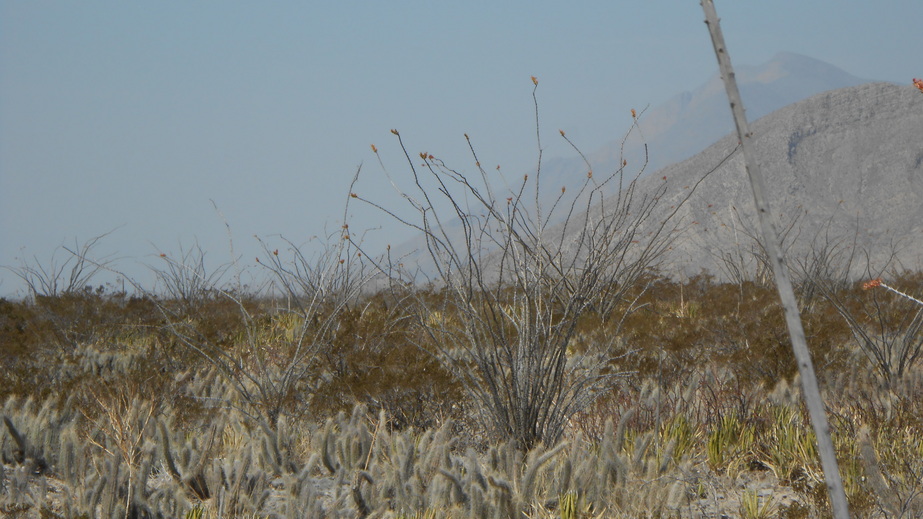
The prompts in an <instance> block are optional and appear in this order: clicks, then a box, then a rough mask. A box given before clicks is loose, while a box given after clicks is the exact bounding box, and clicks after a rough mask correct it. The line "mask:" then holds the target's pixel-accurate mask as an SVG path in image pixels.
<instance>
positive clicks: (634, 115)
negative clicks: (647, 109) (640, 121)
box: [631, 108, 638, 119]
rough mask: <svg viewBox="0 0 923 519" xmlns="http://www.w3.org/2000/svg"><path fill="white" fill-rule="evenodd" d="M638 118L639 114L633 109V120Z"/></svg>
mask: <svg viewBox="0 0 923 519" xmlns="http://www.w3.org/2000/svg"><path fill="white" fill-rule="evenodd" d="M636 117H638V112H635V109H634V108H632V109H631V118H632V119H634V118H636Z"/></svg>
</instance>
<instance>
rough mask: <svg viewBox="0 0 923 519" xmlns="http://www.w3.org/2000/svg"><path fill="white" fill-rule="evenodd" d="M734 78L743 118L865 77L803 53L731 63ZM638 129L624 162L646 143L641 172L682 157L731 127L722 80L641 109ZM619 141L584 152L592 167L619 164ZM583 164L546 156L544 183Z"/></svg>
mask: <svg viewBox="0 0 923 519" xmlns="http://www.w3.org/2000/svg"><path fill="white" fill-rule="evenodd" d="M737 80H738V83H739V86H740V90H741V95H742V96H743V100H744V105H745V106H746V107H747V118H748V119H749V120H750V121H755V120H756V119H759V118H760V117H763V116H765V115H768V114H770V113H772V112H774V111H775V110H778V109H780V108H782V107H784V106H787V105H790V104H792V103H795V102H798V101H801V100H803V99H807V98H808V97H811V96H812V95H815V94H819V93H821V92H825V91H828V90H834V89H838V88H844V87H850V86H856V85H861V84H863V83H868V82H870V81H869V80H865V79H861V78H858V77H856V76H853V75H850V74H848V73H846V72H844V71H843V70H840V69H839V68H837V67H834V66H833V65H830V64H828V63H824V62H823V61H819V60H816V59H813V58H809V57H807V56H802V55H799V54H793V53H788V52H783V53H779V54H777V55H776V56H774V57H773V58H772V59H771V60H770V61H769V62H767V63H764V64H763V65H760V66H741V67H738V68H737ZM639 127H640V129H641V133H640V134H636V135H634V136H633V138H632V139H630V140H629V141H628V142H627V146H626V151H625V158H626V159H627V160H628V162H629V164H639V163H641V161H643V159H644V155H643V146H642V144H644V143H646V144H647V147H648V152H649V153H648V164H647V171H648V172H654V171H657V170H659V169H661V168H663V167H665V166H668V165H670V164H673V163H675V162H679V161H681V160H684V159H687V158H689V157H691V156H693V155H695V154H696V153H698V152H700V151H702V150H703V149H705V148H706V147H707V146H709V145H711V144H713V143H715V142H716V141H718V139H720V138H722V137H724V136H725V135H727V134H729V133H731V132H732V131H734V123H733V120H732V119H731V111H730V108H729V107H728V103H727V100H726V98H725V93H724V84H723V83H722V81H721V77H720V76H719V75H718V74H717V73H716V74H715V75H713V76H712V78H711V79H710V80H709V81H708V82H706V83H705V84H703V85H701V86H699V87H698V88H695V89H694V90H692V91H687V92H682V93H680V94H677V95H676V96H674V97H673V98H672V99H670V100H669V101H667V102H666V103H664V104H661V105H658V106H655V107H653V108H651V109H649V110H647V111H646V112H645V113H644V114H643V116H642V117H641V119H640V122H639ZM620 147H621V141H614V142H612V143H610V144H609V145H607V146H605V147H604V148H603V149H600V150H597V151H596V152H594V153H592V154H590V155H589V157H588V158H589V160H590V163H591V164H592V165H593V169H594V170H596V171H599V172H606V171H612V170H614V169H615V168H616V167H617V164H618V163H619V152H620ZM585 169H586V166H585V165H584V164H583V161H582V160H580V159H559V160H554V161H549V163H548V165H547V166H546V167H545V168H544V172H543V175H545V179H546V181H547V182H546V185H548V186H549V189H550V186H555V188H556V189H560V186H562V185H566V186H567V187H568V188H571V187H572V186H573V183H574V180H573V179H580V178H582V176H581V175H580V174H581V173H585V171H584V170H585Z"/></svg>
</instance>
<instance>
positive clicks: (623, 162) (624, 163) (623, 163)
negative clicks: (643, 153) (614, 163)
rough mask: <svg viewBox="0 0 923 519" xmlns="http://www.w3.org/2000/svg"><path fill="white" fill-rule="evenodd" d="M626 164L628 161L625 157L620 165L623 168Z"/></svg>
mask: <svg viewBox="0 0 923 519" xmlns="http://www.w3.org/2000/svg"><path fill="white" fill-rule="evenodd" d="M627 165H628V161H627V160H625V159H622V167H623V168H624V167H625V166H627Z"/></svg>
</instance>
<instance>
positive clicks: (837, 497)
mask: <svg viewBox="0 0 923 519" xmlns="http://www.w3.org/2000/svg"><path fill="white" fill-rule="evenodd" d="M701 4H702V9H703V10H704V11H705V24H706V25H707V26H708V32H709V33H710V34H711V41H712V44H713V46H714V48H715V56H717V58H718V66H719V68H720V70H721V77H722V79H723V80H724V87H725V89H726V90H727V95H728V101H730V104H731V113H732V114H733V116H734V124H735V125H736V126H737V136H738V137H739V138H740V145H741V149H742V151H743V155H744V169H746V171H747V175H748V176H749V178H750V187H751V188H752V189H753V200H754V202H755V203H756V212H757V217H758V218H759V222H760V230H761V232H762V235H763V243H764V245H765V247H766V251H767V253H768V255H769V260H770V263H771V264H772V271H773V274H774V275H775V279H776V288H777V289H778V291H779V299H781V301H782V308H783V309H784V311H785V322H786V324H787V325H788V333H789V336H790V337H791V340H792V350H793V351H794V353H795V360H796V361H797V362H798V372H799V373H800V374H801V385H802V390H803V393H804V401H805V404H806V405H807V408H808V413H809V414H810V415H811V423H812V424H813V426H814V432H815V434H816V436H817V450H818V452H819V453H820V461H821V466H822V467H823V470H824V480H825V481H826V483H827V492H828V493H829V496H830V503H831V504H832V506H833V517H834V518H836V519H848V518H849V505H848V503H847V501H846V492H845V491H844V489H843V479H842V477H841V476H840V470H839V467H838V465H837V461H836V451H835V450H834V448H833V440H832V439H831V437H830V425H829V423H828V422H827V415H826V410H825V409H824V400H823V398H822V397H821V394H820V388H819V386H818V385H817V375H816V374H815V372H814V365H813V363H812V362H811V352H810V351H809V350H808V343H807V339H806V338H805V335H804V327H803V326H802V324H801V316H800V314H799V312H798V301H797V299H796V298H795V291H794V290H793V289H792V282H791V280H790V279H789V277H788V270H787V269H786V268H785V259H784V258H783V256H782V246H781V242H780V240H779V234H778V232H777V231H776V226H775V223H774V222H773V219H772V212H771V211H770V208H769V201H768V200H767V199H766V194H765V193H766V183H765V181H764V179H763V176H762V174H761V173H760V170H759V167H758V165H757V163H756V161H755V160H753V156H752V153H753V151H752V139H753V134H752V133H751V132H750V127H749V125H748V124H747V118H746V115H745V114H744V106H743V101H742V100H741V97H740V91H739V90H738V88H737V80H736V78H735V77H734V68H733V67H732V66H731V58H730V56H729V55H728V52H727V48H726V46H725V44H724V36H723V35H722V34H721V26H720V25H719V23H718V14H717V13H716V12H715V4H714V1H713V0H701Z"/></svg>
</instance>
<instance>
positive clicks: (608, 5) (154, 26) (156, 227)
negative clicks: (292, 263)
mask: <svg viewBox="0 0 923 519" xmlns="http://www.w3.org/2000/svg"><path fill="white" fill-rule="evenodd" d="M571 4H572V5H565V3H564V2H561V1H555V2H548V1H543V0H538V1H537V0H531V1H500V2H497V1H492V2H484V1H480V0H469V1H465V2H434V1H426V2H422V1H392V2H382V1H376V2H369V1H364V2H360V1H347V0H344V1H339V2H292V1H275V2H256V1H251V2H236V1H228V0H222V1H220V2H218V1H210V2H209V1H196V2H190V1H188V0H186V1H163V0H158V1H147V2H140V1H138V2H123V1H119V2H114V1H113V2H98V1H92V0H81V1H80V2H48V1H37V0H33V1H14V0H6V1H3V2H0V265H17V264H19V259H18V258H23V257H26V258H31V257H33V256H37V257H38V258H39V259H40V260H43V261H44V260H46V259H47V258H49V257H50V255H51V253H52V251H53V250H54V249H55V247H57V246H59V245H61V244H62V243H72V242H73V240H74V239H75V238H76V239H78V240H81V241H82V240H86V239H88V238H91V237H93V236H96V235H99V234H102V233H105V232H109V231H112V234H111V235H110V236H108V237H107V238H106V239H105V241H104V242H103V244H102V245H101V248H100V252H113V253H117V254H118V255H119V256H120V257H122V258H123V259H122V260H120V263H119V265H120V267H121V268H123V269H124V270H126V271H128V272H130V273H132V274H133V275H137V276H139V278H140V279H141V280H142V281H144V280H145V279H146V278H145V277H144V272H145V271H144V269H143V268H139V267H138V263H139V262H141V263H144V262H147V263H153V264H156V260H157V259H158V258H157V253H159V252H161V251H163V252H167V253H170V254H173V253H176V252H177V251H178V248H179V244H183V245H184V246H186V247H188V246H189V245H191V244H192V243H193V241H194V240H196V239H197V240H198V241H199V243H201V244H202V246H203V247H204V248H205V249H207V251H208V257H210V258H212V259H213V260H214V261H226V260H228V259H229V258H230V256H229V251H228V238H227V234H226V231H225V226H224V223H223V222H222V218H221V217H220V216H219V215H218V213H217V212H216V211H215V209H214V208H213V206H212V203H211V201H214V203H215V204H216V205H217V206H218V208H219V209H220V211H221V213H222V214H223V215H224V217H225V218H226V220H227V223H228V224H229V225H230V228H231V230H232V233H233V236H234V246H235V250H236V251H237V252H238V253H240V254H242V255H243V256H244V257H243V260H242V261H243V262H244V263H245V264H246V263H252V259H253V256H254V255H255V254H256V252H257V249H256V246H255V241H254V239H253V238H252V237H253V235H260V236H264V237H271V236H273V235H276V234H282V235H284V236H285V237H287V238H289V239H291V240H292V241H294V242H296V243H301V242H305V241H306V240H308V239H309V238H310V237H311V236H312V235H322V234H324V232H325V228H326V229H327V231H332V230H334V229H337V228H338V227H339V226H340V224H341V220H342V216H343V204H344V201H345V199H346V196H347V191H348V186H349V181H350V180H351V178H352V176H353V174H354V173H355V171H356V168H357V167H358V166H359V165H360V164H362V165H363V178H362V180H360V184H359V186H358V188H357V190H361V191H362V192H363V194H369V193H373V194H375V195H376V197H377V198H379V199H381V200H383V201H385V202H386V203H393V202H394V195H393V194H391V193H390V192H389V191H388V189H390V188H388V185H387V184H386V183H385V182H383V180H382V174H381V168H380V166H379V165H378V163H377V161H376V159H375V157H374V155H373V154H372V151H371V149H370V146H369V145H370V144H373V143H374V144H376V145H377V146H378V148H379V150H380V151H381V154H382V157H383V158H384V160H385V161H386V163H387V164H388V166H389V168H390V170H391V173H392V174H394V175H396V176H398V177H401V178H402V179H403V180H406V176H405V175H406V174H407V170H406V167H404V163H403V162H402V159H401V157H400V150H399V149H398V148H397V143H396V141H395V138H394V137H393V136H392V135H391V134H390V132H389V130H390V129H391V128H397V129H399V130H400V131H401V135H402V136H403V137H404V139H405V142H406V143H407V144H408V146H409V148H410V150H409V151H410V152H411V153H417V152H420V151H428V152H430V153H434V154H436V155H438V156H440V157H443V158H445V159H446V160H447V161H448V162H449V163H450V164H452V165H454V166H456V167H457V168H459V169H461V170H469V171H470V169H471V167H472V164H471V161H470V160H469V159H468V154H467V147H466V144H465V141H464V137H463V134H464V133H468V135H470V136H471V138H472V140H473V142H474V143H475V145H476V146H477V149H478V153H479V156H480V157H481V159H482V161H483V162H486V163H489V164H491V165H494V164H500V165H502V166H503V168H504V170H505V171H508V172H510V171H512V172H526V171H528V170H529V169H530V168H531V167H533V166H534V161H535V158H536V144H535V127H534V112H533V106H532V97H531V91H532V83H531V81H530V76H532V75H534V76H537V77H538V78H539V81H540V85H539V89H538V96H539V102H540V110H541V121H542V129H543V139H544V142H543V144H544V147H545V154H546V155H545V156H546V157H555V156H572V155H573V153H572V152H571V151H570V150H569V148H568V147H567V146H566V144H564V143H562V142H560V139H554V137H555V136H556V135H557V130H558V129H559V128H562V129H564V130H566V131H567V134H568V137H571V138H572V139H573V140H574V141H575V142H576V143H577V144H578V145H580V146H581V148H583V150H584V151H587V152H592V151H594V150H595V149H597V148H599V147H601V146H602V145H604V144H605V143H607V142H610V141H613V140H615V139H617V138H619V137H620V135H621V134H622V132H624V131H625V129H626V128H627V125H628V123H629V121H630V115H629V111H630V109H631V108H638V109H640V108H643V107H645V106H647V105H656V104H658V103H661V102H663V101H665V100H667V99H668V98H670V97H671V96H673V95H674V94H677V93H680V92H682V91H684V90H691V89H693V88H694V87H696V86H698V85H699V84H701V83H703V82H704V81H705V80H706V79H707V78H708V77H709V76H710V75H712V74H713V73H714V72H715V71H716V70H717V66H716V61H715V58H714V56H713V54H712V51H711V43H710V40H709V37H708V33H707V31H706V28H705V25H704V24H703V23H702V20H703V18H704V17H703V14H702V11H701V7H700V6H699V2H698V1H695V0H682V1H680V0H644V1H639V2H620V1H613V0H605V1H583V2H575V3H571ZM716 5H717V8H718V12H719V15H720V16H721V17H722V24H723V29H724V31H725V36H726V40H727V43H728V47H729V50H730V54H731V57H732V59H733V60H734V62H735V63H736V64H738V65H743V64H750V65H759V64H761V63H763V62H766V61H768V60H769V59H770V58H771V57H772V56H773V55H774V54H776V53H777V52H779V51H791V52H796V53H800V54H805V55H807V56H810V57H813V58H817V59H820V60H823V61H826V62H828V63H831V64H833V65H835V66H838V67H840V68H842V69H844V70H845V71H847V72H849V73H851V74H854V75H856V76H860V77H865V78H869V79H875V80H887V81H894V82H900V83H909V81H910V79H911V78H912V77H914V76H917V77H919V76H923V58H921V55H923V54H921V52H923V48H921V41H923V40H921V38H920V34H921V32H923V2H921V1H920V0H899V1H898V0H894V1H892V0H882V1H879V2H868V1H865V0H863V1H856V0H800V1H776V2H756V1H743V0H733V1H731V0H726V1H721V0H718V1H717V2H716ZM386 188H387V189H386ZM380 220H381V217H380V216H378V215H375V214H374V213H370V212H368V211H356V212H355V218H354V219H353V220H352V225H353V228H356V227H375V226H377V225H379V222H380ZM406 236H407V233H406V232H405V233H400V232H396V231H394V230H393V228H391V227H389V228H388V229H387V230H386V231H381V232H378V233H377V234H373V241H374V242H376V243H379V244H384V243H387V242H389V241H400V240H401V239H403V238H404V237H406ZM270 239H271V238H270ZM19 288H20V284H19V282H18V279H17V278H16V277H15V276H13V275H12V274H11V273H9V272H8V271H6V270H0V294H7V295H8V294H11V293H14V292H15V291H16V290H18V289H19Z"/></svg>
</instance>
